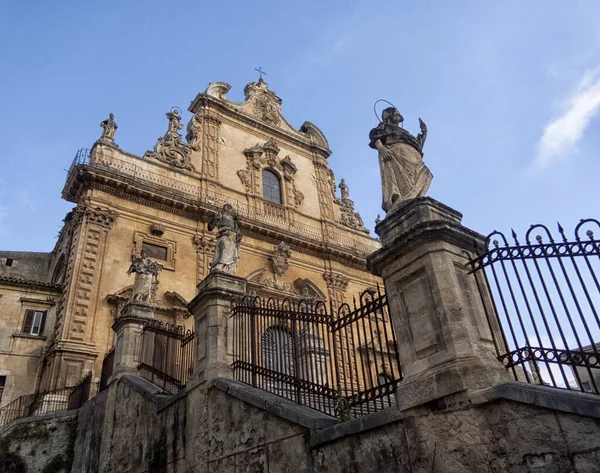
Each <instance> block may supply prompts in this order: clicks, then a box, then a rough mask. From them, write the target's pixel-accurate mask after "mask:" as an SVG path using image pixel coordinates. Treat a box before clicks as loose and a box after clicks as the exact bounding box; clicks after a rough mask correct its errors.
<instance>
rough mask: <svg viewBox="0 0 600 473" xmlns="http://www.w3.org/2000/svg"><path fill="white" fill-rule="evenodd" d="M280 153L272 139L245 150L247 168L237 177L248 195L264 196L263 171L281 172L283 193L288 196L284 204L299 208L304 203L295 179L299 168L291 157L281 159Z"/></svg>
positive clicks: (240, 171)
mask: <svg viewBox="0 0 600 473" xmlns="http://www.w3.org/2000/svg"><path fill="white" fill-rule="evenodd" d="M279 151H280V149H279V146H277V143H275V140H273V139H272V138H270V139H269V140H268V141H267V142H266V143H264V144H263V145H259V144H258V143H257V144H256V145H254V146H252V147H251V148H247V149H245V150H244V155H245V156H246V168H245V169H240V170H238V171H237V175H238V177H239V178H240V181H241V182H242V184H244V187H245V189H246V192H247V193H248V194H251V195H262V189H261V182H262V176H261V171H262V170H263V169H265V168H267V167H268V168H271V169H273V170H276V171H279V173H280V175H281V176H282V177H283V182H282V191H284V192H285V196H286V198H285V202H284V203H287V205H289V206H291V207H293V208H298V207H300V206H301V205H302V203H303V202H304V194H303V193H302V192H301V191H299V190H298V189H297V188H296V182H295V178H294V177H295V174H296V173H297V172H298V168H297V167H296V165H295V164H294V163H293V162H292V158H291V157H290V156H289V155H287V156H285V157H284V158H283V159H279V156H278V155H279Z"/></svg>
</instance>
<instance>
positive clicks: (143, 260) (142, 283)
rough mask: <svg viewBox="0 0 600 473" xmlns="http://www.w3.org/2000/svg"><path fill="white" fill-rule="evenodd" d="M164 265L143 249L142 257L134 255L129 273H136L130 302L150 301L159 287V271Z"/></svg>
mask: <svg viewBox="0 0 600 473" xmlns="http://www.w3.org/2000/svg"><path fill="white" fill-rule="evenodd" d="M161 270H162V265H160V264H158V263H156V262H155V261H152V260H151V259H150V258H148V254H147V253H146V252H145V251H144V250H142V252H141V254H140V257H139V258H137V257H135V256H134V257H133V261H132V262H131V266H130V267H129V270H128V271H127V274H128V275H130V274H131V273H135V279H134V281H133V288H132V290H131V297H130V298H129V302H136V301H139V302H147V303H149V302H150V298H151V297H152V295H153V294H154V293H156V288H157V287H158V272H159V271H161Z"/></svg>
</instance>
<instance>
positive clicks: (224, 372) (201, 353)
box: [188, 272, 246, 385]
mask: <svg viewBox="0 0 600 473" xmlns="http://www.w3.org/2000/svg"><path fill="white" fill-rule="evenodd" d="M245 295H246V280H245V279H244V278H240V277H237V276H233V275H231V274H226V273H221V272H213V273H210V274H209V275H208V276H207V277H206V279H204V280H203V281H202V282H200V284H198V295H197V296H196V297H195V298H194V299H193V300H192V301H191V302H190V303H189V305H188V310H189V311H190V312H191V313H192V315H193V316H194V330H195V332H196V351H195V356H194V373H193V374H192V378H191V380H190V381H191V383H190V384H191V385H193V384H198V383H203V382H206V381H212V380H213V379H215V378H232V377H233V372H232V369H231V363H232V362H233V333H232V330H233V327H232V324H231V319H230V317H229V315H230V313H231V302H232V300H233V299H235V298H239V297H243V296H245Z"/></svg>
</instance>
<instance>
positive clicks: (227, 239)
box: [208, 204, 242, 274]
mask: <svg viewBox="0 0 600 473" xmlns="http://www.w3.org/2000/svg"><path fill="white" fill-rule="evenodd" d="M214 228H217V229H218V232H217V244H216V248H215V256H214V257H213V260H212V264H211V265H210V271H211V272H213V271H220V272H223V273H227V274H235V271H236V269H237V263H238V260H239V248H240V242H241V241H242V232H240V227H239V224H238V216H237V215H236V214H235V213H234V212H233V207H232V206H231V204H225V205H224V206H223V208H222V209H221V210H219V211H218V212H217V214H216V215H215V216H214V217H213V219H212V220H211V221H210V222H209V223H208V231H212V230H213V229H214Z"/></svg>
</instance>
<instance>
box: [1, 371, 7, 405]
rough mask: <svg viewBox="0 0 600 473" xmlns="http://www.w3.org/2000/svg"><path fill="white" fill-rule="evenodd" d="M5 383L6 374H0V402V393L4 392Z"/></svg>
mask: <svg viewBox="0 0 600 473" xmlns="http://www.w3.org/2000/svg"><path fill="white" fill-rule="evenodd" d="M5 385H6V376H0V402H2V395H3V394H4V386H5Z"/></svg>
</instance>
